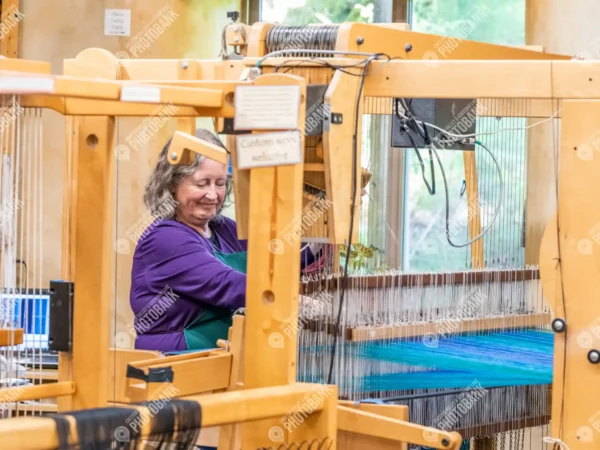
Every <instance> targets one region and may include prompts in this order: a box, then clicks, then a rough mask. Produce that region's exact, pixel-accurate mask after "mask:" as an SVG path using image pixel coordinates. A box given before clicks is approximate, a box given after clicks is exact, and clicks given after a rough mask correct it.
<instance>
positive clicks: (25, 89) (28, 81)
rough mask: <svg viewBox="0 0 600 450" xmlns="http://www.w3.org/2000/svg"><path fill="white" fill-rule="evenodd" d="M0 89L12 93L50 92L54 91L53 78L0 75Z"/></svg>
mask: <svg viewBox="0 0 600 450" xmlns="http://www.w3.org/2000/svg"><path fill="white" fill-rule="evenodd" d="M0 90H7V91H10V92H11V93H14V94H17V93H19V94H22V93H28V94H29V93H44V92H48V93H50V92H53V91H54V78H48V77H46V78H36V77H0Z"/></svg>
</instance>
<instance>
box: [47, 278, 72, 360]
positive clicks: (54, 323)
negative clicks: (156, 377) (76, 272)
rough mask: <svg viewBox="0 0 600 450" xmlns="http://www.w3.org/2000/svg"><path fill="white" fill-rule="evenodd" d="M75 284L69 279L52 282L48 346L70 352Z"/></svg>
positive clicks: (53, 349) (54, 349) (55, 349)
mask: <svg viewBox="0 0 600 450" xmlns="http://www.w3.org/2000/svg"><path fill="white" fill-rule="evenodd" d="M74 297H75V285H74V284H73V283H72V282H68V281H51V282H50V320H49V322H50V323H49V325H50V331H49V332H48V348H49V349H50V350H52V351H58V352H70V351H71V349H72V344H73V308H74V301H73V300H74Z"/></svg>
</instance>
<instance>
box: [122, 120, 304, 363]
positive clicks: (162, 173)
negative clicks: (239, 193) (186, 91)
mask: <svg viewBox="0 0 600 450" xmlns="http://www.w3.org/2000/svg"><path fill="white" fill-rule="evenodd" d="M196 137H198V138H200V139H203V140H206V141H209V142H211V143H214V144H216V145H219V146H221V147H223V148H225V147H224V146H223V144H222V143H221V141H220V139H219V138H218V137H217V136H215V135H213V134H212V133H210V132H209V131H207V130H197V131H196ZM168 153H169V144H167V145H166V146H165V148H164V149H163V151H162V152H161V154H160V156H159V159H158V163H157V165H156V168H155V170H154V173H153V174H152V176H151V178H150V181H149V183H148V185H147V186H146V191H145V194H144V203H145V204H146V207H147V208H148V209H149V210H150V212H151V213H152V214H153V215H154V216H155V217H157V220H156V221H155V222H154V223H152V225H150V226H149V227H148V229H147V230H146V231H145V232H144V234H143V235H142V237H141V238H140V240H139V242H138V245H137V247H136V249H135V253H134V256H133V268H132V276H131V294H130V302H131V308H132V309H133V312H134V314H135V329H136V333H137V338H136V343H135V347H136V349H146V350H158V351H163V352H173V351H184V350H201V349H206V348H214V347H215V346H216V341H217V340H218V339H222V338H226V337H227V330H228V328H229V326H230V325H231V316H232V314H233V312H235V310H236V309H238V308H242V307H244V306H245V301H246V298H245V297H246V274H245V269H246V253H245V252H246V251H247V243H246V241H245V240H238V239H237V231H236V225H235V222H234V221H233V220H231V219H229V218H226V217H224V216H222V215H221V210H222V208H223V205H224V202H225V200H226V199H227V197H228V195H229V194H230V192H231V180H230V179H229V177H228V174H227V167H226V166H225V165H223V164H221V163H218V162H215V161H213V160H211V159H208V158H205V157H202V156H200V155H197V156H196V158H195V160H194V163H193V164H192V165H187V166H186V165H171V164H170V163H169V162H168V160H167V155H168ZM303 260H304V261H303V263H304V264H310V263H311V262H312V260H313V257H312V255H311V254H303ZM304 264H303V265H304Z"/></svg>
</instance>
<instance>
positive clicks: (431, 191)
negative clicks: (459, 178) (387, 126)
mask: <svg viewBox="0 0 600 450" xmlns="http://www.w3.org/2000/svg"><path fill="white" fill-rule="evenodd" d="M406 135H407V136H408V139H410V142H411V144H412V146H413V148H414V150H415V153H416V154H417V158H418V159H419V164H420V165H421V174H422V176H423V182H424V183H425V186H426V187H427V191H428V192H429V194H430V195H435V172H434V169H433V152H432V151H431V149H429V164H430V170H431V185H430V184H429V182H428V181H427V178H425V163H424V162H423V158H422V157H421V153H420V152H419V149H418V148H417V144H416V143H415V140H414V139H413V137H412V136H411V135H410V133H406Z"/></svg>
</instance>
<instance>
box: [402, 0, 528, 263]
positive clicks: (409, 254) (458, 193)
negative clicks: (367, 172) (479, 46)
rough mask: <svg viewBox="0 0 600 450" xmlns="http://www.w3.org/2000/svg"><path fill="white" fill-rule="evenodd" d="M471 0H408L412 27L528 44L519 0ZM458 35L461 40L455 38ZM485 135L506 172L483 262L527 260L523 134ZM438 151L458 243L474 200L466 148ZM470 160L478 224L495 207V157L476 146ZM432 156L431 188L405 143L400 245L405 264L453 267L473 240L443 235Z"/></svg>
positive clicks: (505, 121)
mask: <svg viewBox="0 0 600 450" xmlns="http://www.w3.org/2000/svg"><path fill="white" fill-rule="evenodd" d="M474 5H475V4H474V3H473V2H472V1H469V0H413V4H412V14H411V17H410V23H411V29H412V30H413V31H419V32H425V33H432V34H439V35H442V36H448V37H456V38H459V39H468V40H475V41H482V42H487V43H494V44H502V45H524V44H525V1H524V0H480V1H479V2H477V3H476V6H474ZM455 42H457V43H458V45H460V41H459V40H458V41H455ZM448 48H450V49H451V48H452V47H451V46H448ZM479 100H481V99H479ZM525 120H526V119H522V118H519V117H516V118H515V117H512V118H501V119H497V118H495V117H484V118H478V119H477V120H476V129H477V131H478V132H482V131H496V130H500V129H504V128H515V127H516V128H518V127H523V126H525V125H526V124H525ZM482 143H483V144H484V145H486V144H487V147H488V148H489V149H490V150H491V151H492V152H493V153H494V155H495V156H496V158H497V159H498V161H499V163H500V166H501V168H502V172H503V174H504V175H505V177H506V179H505V180H504V185H505V191H504V195H503V196H502V201H503V203H502V209H501V212H500V214H499V215H498V217H497V219H496V221H495V222H494V225H493V226H492V227H491V228H490V232H489V233H488V234H486V235H485V236H484V240H483V255H484V265H485V267H499V266H507V265H513V266H520V265H522V264H523V261H524V248H523V246H522V229H523V224H524V220H523V216H524V201H525V170H524V168H525V160H526V134H525V132H520V131H516V132H510V133H500V134H496V135H493V136H485V137H484V138H482ZM500 150H501V151H500ZM420 153H421V155H422V158H423V161H424V162H425V167H426V171H425V174H426V177H427V179H428V180H429V181H430V182H431V173H430V169H429V155H428V151H425V150H420ZM509 155H510V156H509ZM440 159H441V160H442V164H443V166H444V170H445V173H446V178H447V180H448V190H449V204H450V208H449V209H450V217H451V218H450V228H451V230H452V231H451V233H450V234H451V238H452V241H453V242H454V243H455V244H463V243H466V242H467V241H468V240H469V231H468V216H469V214H468V211H469V208H468V206H467V205H473V202H472V201H471V200H469V199H468V197H469V193H468V192H466V191H465V181H466V178H467V177H466V175H465V162H464V161H465V155H464V152H462V151H442V152H440ZM475 160H476V163H475V165H476V167H477V174H478V192H479V197H480V199H479V201H478V202H477V205H476V209H477V210H478V211H479V212H480V214H481V227H482V229H485V227H486V226H487V225H488V224H489V223H490V220H491V218H492V217H493V215H494V213H495V211H496V207H497V205H498V201H499V193H500V185H499V183H498V175H497V171H496V169H495V165H494V164H493V160H492V159H491V157H489V155H488V154H487V153H486V152H485V150H484V149H483V148H481V147H479V146H476V149H475ZM434 162H435V163H434V167H435V183H436V192H435V195H430V194H429V192H428V191H427V189H426V186H425V184H424V182H423V175H422V171H421V165H420V163H419V160H418V158H417V155H416V152H415V151H414V150H412V149H411V150H405V164H404V168H405V179H404V182H405V186H404V201H403V207H404V220H403V225H404V226H403V249H402V255H403V258H402V259H403V264H402V265H403V269H404V270H405V271H419V272H420V271H451V270H463V269H465V268H470V267H472V259H471V256H472V255H471V249H472V247H471V246H467V247H463V248H454V247H452V246H451V245H450V244H449V243H448V241H447V239H446V232H445V208H446V203H445V202H446V198H445V192H444V185H443V180H442V176H441V172H440V168H439V165H438V164H437V161H436V160H435V156H434Z"/></svg>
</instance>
